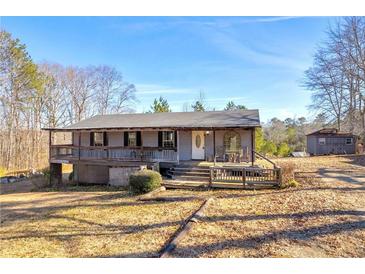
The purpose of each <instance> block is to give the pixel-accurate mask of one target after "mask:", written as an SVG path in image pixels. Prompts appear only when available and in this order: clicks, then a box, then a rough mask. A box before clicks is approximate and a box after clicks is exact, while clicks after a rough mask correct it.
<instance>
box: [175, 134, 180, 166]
mask: <svg viewBox="0 0 365 274" xmlns="http://www.w3.org/2000/svg"><path fill="white" fill-rule="evenodd" d="M176 135H177V138H176V139H177V140H176V142H177V144H176V153H177V155H176V159H177V164H180V130H176Z"/></svg>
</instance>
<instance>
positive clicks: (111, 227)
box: [0, 191, 201, 257]
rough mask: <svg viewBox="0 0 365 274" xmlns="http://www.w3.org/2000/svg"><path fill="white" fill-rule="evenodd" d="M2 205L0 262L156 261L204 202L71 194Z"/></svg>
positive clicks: (11, 198) (26, 197)
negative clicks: (3, 259) (60, 259)
mask: <svg viewBox="0 0 365 274" xmlns="http://www.w3.org/2000/svg"><path fill="white" fill-rule="evenodd" d="M0 203H1V228H0V235H1V236H0V237H1V238H0V257H124V256H128V257H134V256H139V257H155V256H158V252H159V250H160V249H161V248H162V247H163V245H164V244H165V242H166V241H167V240H168V239H169V238H170V237H171V235H172V234H173V233H174V232H175V230H176V229H177V228H178V227H179V226H180V224H181V222H182V221H183V220H184V219H185V218H187V217H188V216H189V215H190V214H192V212H193V211H194V210H196V208H197V207H198V206H199V204H200V203H201V202H200V201H198V200H190V199H188V200H182V201H177V202H168V203H166V202H164V203H161V202H139V201H137V200H136V198H135V197H131V196H129V195H128V193H127V192H126V191H115V192H114V191H111V192H105V191H103V192H100V191H88V192H80V191H73V192H38V193H37V192H36V193H18V194H5V195H1V196H0Z"/></svg>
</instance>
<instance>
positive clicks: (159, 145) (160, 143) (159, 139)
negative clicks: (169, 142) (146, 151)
mask: <svg viewBox="0 0 365 274" xmlns="http://www.w3.org/2000/svg"><path fill="white" fill-rule="evenodd" d="M158 147H162V131H159V132H158Z"/></svg>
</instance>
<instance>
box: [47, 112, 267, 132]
mask: <svg viewBox="0 0 365 274" xmlns="http://www.w3.org/2000/svg"><path fill="white" fill-rule="evenodd" d="M248 127H260V117H259V111H258V110H257V109H252V110H235V111H206V112H163V113H133V114H108V115H96V116H94V117H91V118H88V119H85V120H82V121H80V122H78V123H75V124H72V125H70V126H66V127H64V128H47V130H66V131H72V130H90V129H136V128H141V129H143V128H157V129H158V128H186V129H189V128H201V129H213V128H248Z"/></svg>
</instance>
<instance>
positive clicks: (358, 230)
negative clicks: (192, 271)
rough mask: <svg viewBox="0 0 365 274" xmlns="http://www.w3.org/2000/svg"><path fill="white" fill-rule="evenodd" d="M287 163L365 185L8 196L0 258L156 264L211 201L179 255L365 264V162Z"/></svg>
mask: <svg viewBox="0 0 365 274" xmlns="http://www.w3.org/2000/svg"><path fill="white" fill-rule="evenodd" d="M280 161H282V162H284V161H287V162H291V163H294V164H295V166H296V169H297V170H298V171H305V172H314V171H316V172H318V171H321V170H323V169H326V170H331V169H335V170H338V169H341V170H347V171H356V172H357V173H356V174H360V176H361V178H360V177H356V176H353V177H351V178H350V179H349V180H343V179H342V177H341V176H340V177H336V176H338V175H336V173H333V174H335V175H333V174H332V175H333V176H332V175H331V176H332V177H331V178H330V180H327V179H300V180H301V181H300V186H299V187H295V188H287V189H271V190H256V191H252V190H208V191H207V190H205V191H204V190H200V191H190V190H168V191H166V192H162V193H161V194H159V196H161V197H166V196H170V197H175V198H176V199H175V200H173V199H169V200H168V201H163V200H161V201H145V202H142V201H138V200H137V198H136V197H133V196H130V195H129V194H128V193H127V192H126V191H106V190H105V189H103V188H87V190H88V191H83V190H86V189H84V188H76V189H73V190H72V191H71V190H69V191H53V192H52V191H51V192H28V193H17V194H4V195H0V203H1V228H0V257H156V256H158V252H159V251H160V250H161V248H162V247H163V246H164V245H165V244H166V242H167V241H168V240H169V239H170V237H171V236H172V235H173V234H174V232H175V231H176V230H177V229H178V228H179V226H180V224H181V223H182V222H183V220H184V219H186V218H187V217H188V216H190V215H191V214H192V213H193V212H194V211H195V210H197V209H198V208H199V206H200V204H201V202H202V201H201V198H204V197H214V198H215V199H214V201H213V202H212V203H211V204H210V205H209V207H208V208H207V210H206V216H205V217H203V218H202V219H201V220H200V222H198V223H195V224H194V226H193V229H192V230H191V231H190V233H189V234H188V235H187V236H186V237H185V238H183V240H182V242H181V243H180V244H179V245H178V246H177V248H176V250H175V251H174V252H173V254H172V255H173V256H174V257H364V256H365V182H364V180H363V179H364V176H365V171H364V167H363V166H362V165H363V164H362V163H363V162H362V161H363V158H362V157H358V158H354V159H353V158H350V157H337V158H336V157H312V158H301V159H293V158H290V159H289V158H287V159H280V160H278V162H280ZM328 174H329V173H328ZM198 198H199V199H198Z"/></svg>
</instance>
